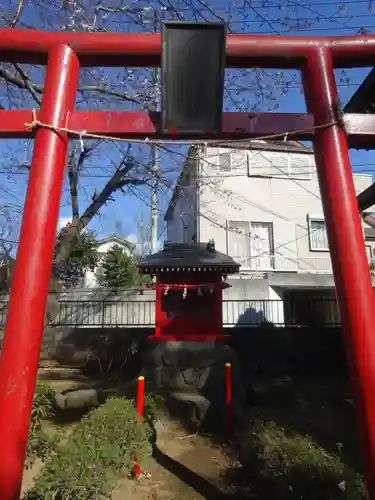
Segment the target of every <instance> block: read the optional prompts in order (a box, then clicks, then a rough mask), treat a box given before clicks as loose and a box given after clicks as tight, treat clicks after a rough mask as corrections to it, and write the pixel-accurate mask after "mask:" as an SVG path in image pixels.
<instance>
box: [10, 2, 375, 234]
mask: <svg viewBox="0 0 375 500" xmlns="http://www.w3.org/2000/svg"><path fill="white" fill-rule="evenodd" d="M32 3H33V2H31V4H32ZM37 3H38V8H35V6H33V5H29V6H27V7H26V8H25V10H24V12H23V14H22V18H21V20H22V23H23V25H22V24H21V27H24V26H26V25H29V26H30V25H31V26H36V25H37V26H39V27H41V28H43V29H50V30H51V29H64V22H65V21H66V16H65V20H64V19H57V18H56V13H55V12H53V10H52V8H51V4H50V3H49V2H47V1H45V2H44V4H43V2H37ZM163 3H165V5H170V4H173V5H175V6H176V8H177V10H179V12H180V13H181V15H183V16H184V18H185V19H197V20H203V19H205V20H217V18H218V17H222V18H224V19H230V29H231V31H232V32H239V33H244V32H245V33H262V34H283V35H284V34H285V35H287V34H290V36H293V35H296V34H297V35H299V34H309V35H318V36H326V35H352V34H358V33H360V32H361V31H362V32H365V33H375V12H374V10H375V3H374V10H373V2H371V1H369V0H343V1H342V2H337V1H334V0H310V1H307V0H300V1H295V0H280V1H277V0H269V1H266V0H253V1H252V2H249V1H246V0H245V2H244V1H243V0H241V1H237V0H231V1H229V2H228V1H226V0H210V1H208V0H192V2H191V3H190V5H194V6H195V9H194V10H192V9H191V7H189V8H188V7H187V5H188V3H184V0H175V1H173V2H172V1H171V2H169V3H168V2H167V1H165V2H164V0H163ZM81 4H82V5H84V6H85V5H86V7H87V12H89V13H90V15H94V14H93V12H94V11H93V9H92V7H93V5H94V4H95V5H99V4H100V5H103V6H106V7H108V6H109V7H110V6H112V5H118V2H111V1H102V2H93V1H92V0H87V1H85V0H83V1H82V2H81ZM128 5H131V8H134V9H138V10H139V9H142V8H143V7H145V6H146V7H151V9H150V10H149V11H144V14H143V26H142V27H141V26H139V25H138V24H136V23H135V22H133V21H132V20H131V18H129V16H117V17H116V16H109V17H108V19H106V21H105V27H106V29H107V30H109V31H122V32H126V31H131V32H136V31H141V30H143V31H150V30H152V29H153V23H151V22H147V21H148V20H150V19H151V18H153V16H154V15H155V14H154V9H155V10H156V11H158V12H159V14H158V15H159V16H160V15H163V17H164V18H168V17H169V16H170V14H168V12H167V11H165V12H164V13H162V11H161V10H160V3H159V2H154V3H152V2H151V3H150V2H146V1H145V0H134V1H133V2H131V4H128ZM0 7H2V8H3V11H4V10H7V9H8V8H9V7H8V0H0ZM85 12H86V11H85ZM70 22H71V23H73V25H74V23H76V24H77V23H78V24H79V23H81V22H82V13H78V14H77V13H76V14H75V15H74V16H72V19H71V21H70ZM65 29H66V26H65ZM81 29H82V27H81ZM369 69H370V68H364V69H356V70H352V69H348V70H345V71H342V70H339V71H336V81H337V85H338V89H339V95H340V100H341V102H342V103H343V104H345V103H346V102H347V101H348V100H349V99H350V97H351V95H352V94H353V93H354V92H355V90H356V88H357V87H358V85H359V84H360V83H361V82H362V81H363V79H364V77H365V76H366V75H367V73H368V71H369ZM119 71H120V72H121V70H119V69H108V70H105V72H103V73H102V74H100V78H102V77H103V78H104V79H107V80H111V79H112V80H113V79H115V80H116V79H117V80H116V81H117V82H118V83H119V85H120V84H121V85H120V86H121V89H123V88H125V89H126V91H127V92H130V93H131V92H137V90H138V87H139V83H140V82H141V81H142V79H143V78H146V77H148V78H149V76H150V74H149V72H148V73H147V72H144V73H140V72H138V74H137V75H138V76H137V75H136V76H135V78H134V80H137V84H135V83H133V81H132V77H131V78H130V80H129V79H127V81H126V82H123V81H121V82H120V80H119V79H123V76H122V75H120V73H119ZM96 76H98V73H97V74H96ZM258 76H259V75H258V74H257V73H256V72H254V71H251V72H244V71H243V70H241V71H239V70H230V71H227V72H226V86H227V88H228V89H229V90H230V93H231V97H229V96H228V94H226V98H225V106H224V108H225V110H231V111H232V110H236V108H237V109H240V110H241V111H245V110H246V109H256V110H258V111H279V112H303V111H305V103H304V98H303V94H302V93H301V90H300V85H299V74H298V72H294V71H284V72H283V73H281V72H280V71H278V70H268V71H267V72H266V74H263V75H262V76H261V78H259V77H258ZM127 77H129V75H127ZM37 78H40V76H38V77H37ZM239 87H241V88H243V89H244V90H243V91H242V92H241V93H240V94H239V95H237V94H236V88H239ZM9 92H10V96H11V100H12V101H13V102H15V104H16V106H18V107H30V106H29V105H25V103H26V104H27V100H26V101H25V103H24V102H20V100H19V99H18V101H17V97H14V96H13V97H12V90H9V88H6V87H5V86H4V85H2V87H0V102H3V103H4V104H6V103H5V101H7V102H8V101H9ZM17 95H19V94H17ZM233 96H234V97H235V99H234V101H235V103H236V104H234V102H233ZM79 106H80V107H83V106H85V104H84V103H79ZM106 106H108V105H106ZM110 106H111V107H112V108H113V109H115V108H116V107H118V102H114V103H112V104H110ZM95 107H102V108H103V106H101V103H100V102H97V104H95ZM121 107H122V108H123V109H129V108H130V107H129V106H127V107H126V106H125V105H123V104H122V105H121ZM0 147H1V150H0V151H1V154H2V155H3V164H4V165H10V164H12V165H14V164H17V163H23V162H27V161H28V160H29V158H30V153H31V150H32V148H31V147H30V145H29V144H26V143H25V142H22V141H6V142H5V141H3V142H2V145H1V146H0ZM172 149H173V148H172ZM175 151H177V153H176V154H171V153H168V154H167V153H163V154H161V157H160V165H161V167H162V169H174V173H171V174H169V178H170V179H171V180H172V179H173V178H176V176H177V175H178V170H179V168H180V166H181V164H182V161H183V158H182V156H181V152H182V151H183V149H181V148H178V149H175ZM135 153H136V154H137V155H138V157H139V158H140V159H141V161H143V162H147V161H148V160H149V154H150V152H149V150H148V148H143V150H142V151H140V150H139V149H137V148H135ZM115 157H116V152H115V151H114V149H113V147H110V148H108V149H102V152H101V154H98V155H96V156H95V158H93V159H92V160H91V162H90V166H89V167H88V168H87V170H86V171H85V173H84V177H83V179H82V187H81V191H80V206H81V209H83V208H84V207H85V206H86V205H87V204H88V203H89V202H90V199H91V196H92V193H93V191H94V189H96V190H97V191H99V190H100V189H101V188H102V187H103V186H104V184H105V182H106V180H107V179H108V172H109V171H111V170H110V169H111V168H113V165H112V167H111V161H112V160H113V159H114V158H115ZM351 160H352V165H353V171H354V172H360V173H369V174H371V175H373V173H374V172H375V155H374V153H373V152H365V151H351ZM11 172H12V175H7V174H5V173H4V171H3V170H0V175H1V178H0V183H1V189H0V197H2V200H1V201H2V203H4V202H5V203H9V204H13V203H16V200H15V198H14V196H16V198H17V204H18V205H20V204H22V202H23V198H24V193H25V187H26V181H27V176H26V175H25V172H22V171H19V170H18V171H17V172H16V175H15V170H14V168H12V169H11ZM65 188H66V186H65ZM169 196H170V190H169V191H168V189H166V188H165V187H163V191H162V192H161V193H160V195H159V211H160V214H162V213H163V212H164V211H165V208H166V206H167V203H168V199H169ZM149 198H150V192H149V189H146V188H142V189H138V190H136V191H135V192H133V193H127V194H125V195H124V194H123V193H117V194H116V195H115V196H114V200H115V201H113V202H110V203H108V204H107V206H106V207H105V208H104V209H103V210H102V213H101V215H100V217H98V218H96V219H95V220H94V221H93V222H92V223H91V225H90V227H91V228H92V229H95V230H96V231H97V233H98V235H99V236H105V235H108V234H111V233H113V232H117V233H121V234H122V235H123V236H126V235H129V234H136V233H137V232H138V229H137V225H139V221H140V219H141V218H142V219H143V221H144V223H145V224H148V223H149V221H150V208H149ZM68 201H69V200H68V197H67V196H66V193H65V194H63V201H62V207H61V211H60V214H61V217H62V218H64V219H66V218H69V217H70V212H71V210H70V206H69V204H68ZM160 229H161V230H162V226H161V228H160ZM161 239H162V236H161Z"/></svg>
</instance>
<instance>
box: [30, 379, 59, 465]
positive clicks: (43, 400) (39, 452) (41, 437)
mask: <svg viewBox="0 0 375 500" xmlns="http://www.w3.org/2000/svg"><path fill="white" fill-rule="evenodd" d="M53 395H54V393H53V390H52V389H51V388H50V387H49V386H48V385H47V384H41V383H38V384H37V385H36V388H35V394H34V401H33V406H32V410H31V418H30V426H29V438H28V442H27V452H26V467H27V468H29V467H31V466H32V464H33V463H34V461H35V459H36V458H41V459H42V460H45V459H46V458H47V457H48V456H49V455H50V454H51V453H52V452H53V450H54V445H55V440H54V439H52V438H51V437H50V436H48V435H47V434H46V433H45V432H44V431H43V429H42V422H43V420H48V419H50V418H52V417H53V414H54V412H53Z"/></svg>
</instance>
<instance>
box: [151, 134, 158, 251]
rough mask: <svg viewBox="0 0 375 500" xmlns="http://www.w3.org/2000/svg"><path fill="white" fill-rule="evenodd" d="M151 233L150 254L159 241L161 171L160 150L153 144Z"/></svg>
mask: <svg viewBox="0 0 375 500" xmlns="http://www.w3.org/2000/svg"><path fill="white" fill-rule="evenodd" d="M151 148H152V149H151V175H152V180H151V231H150V240H151V242H150V253H154V252H156V244H157V240H158V187H159V179H158V174H159V169H158V159H159V158H158V156H159V155H158V148H157V147H156V146H155V144H153V145H152V146H151Z"/></svg>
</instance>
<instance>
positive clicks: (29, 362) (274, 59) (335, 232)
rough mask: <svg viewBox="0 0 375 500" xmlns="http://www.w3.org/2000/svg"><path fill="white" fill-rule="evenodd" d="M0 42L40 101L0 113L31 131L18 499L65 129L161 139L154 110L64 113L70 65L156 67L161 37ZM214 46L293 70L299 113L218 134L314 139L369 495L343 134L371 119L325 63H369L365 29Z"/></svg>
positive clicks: (368, 326)
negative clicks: (301, 93) (31, 69)
mask: <svg viewBox="0 0 375 500" xmlns="http://www.w3.org/2000/svg"><path fill="white" fill-rule="evenodd" d="M0 47H1V48H0V60H2V61H7V62H17V63H32V64H47V74H46V80H45V86H44V95H43V102H42V105H41V109H40V111H39V112H36V113H33V112H32V111H31V110H17V111H12V110H10V111H4V110H2V111H0V137H2V138H19V137H32V136H34V135H35V146H34V155H33V161H32V167H31V170H30V178H29V185H28V191H27V197H26V203H25V209H24V216H23V222H22V229H21V237H20V244H19V248H18V254H17V262H16V266H15V273H14V279H13V286H12V293H11V298H10V303H9V311H8V317H7V322H6V326H5V337H4V344H3V351H2V355H1V363H0V450H1V455H0V496H1V499H2V500H18V498H19V492H20V484H21V478H22V471H23V465H24V455H25V448H26V443H27V435H28V425H29V419H30V411H31V406H32V401H33V393H34V386H35V381H36V376H37V367H38V358H39V352H40V345H41V340H42V333H43V326H44V312H45V306H46V299H47V293H48V284H49V279H50V272H51V264H52V255H53V247H54V242H55V236H56V225H57V219H58V213H59V204H60V196H61V187H62V182H63V175H64V168H65V162H66V154H67V148H68V141H69V137H70V136H73V135H74V134H73V133H72V131H75V132H77V133H76V134H75V135H76V136H79V135H80V134H79V132H82V131H86V132H88V133H94V134H95V133H96V134H100V135H107V136H109V137H110V136H112V137H126V138H146V137H148V138H150V139H156V138H160V137H161V132H160V126H159V123H160V121H159V115H158V114H153V115H151V116H150V115H149V114H147V113H145V112H113V111H75V109H74V106H75V97H76V91H77V83H78V74H79V68H80V66H107V67H108V66H125V65H126V66H133V67H135V66H137V67H151V66H154V67H159V66H160V58H161V38H160V35H159V34H152V35H149V34H136V35H131V34H117V33H115V34H112V33H111V34H107V33H95V34H93V33H46V32H41V31H32V30H27V31H21V30H12V29H9V30H8V29H3V30H0ZM226 51H227V58H226V65H227V67H230V68H235V67H237V68H251V67H262V68H275V67H278V68H293V69H300V70H301V71H302V75H303V86H304V90H305V96H306V101H307V109H308V112H309V113H308V114H303V113H302V114H282V113H260V114H257V113H246V112H245V113H224V115H223V125H222V133H221V135H220V138H225V139H228V138H233V139H238V138H256V137H263V136H268V135H273V134H280V135H284V134H286V133H288V134H289V135H290V136H293V138H295V139H301V140H303V139H305V140H313V142H314V149H315V158H316V164H317V170H318V175H319V181H320V188H321V193H322V201H323V206H324V214H325V220H326V224H327V231H328V237H329V244H330V252H331V258H332V264H333V270H334V276H335V283H336V290H337V297H338V302H339V306H340V313H341V318H342V324H343V329H344V333H345V341H346V346H347V353H348V359H349V364H350V369H351V375H352V382H353V385H354V388H355V398H356V410H357V416H358V426H359V429H360V431H361V437H362V445H363V451H364V460H365V467H366V478H367V486H368V490H369V493H370V498H371V499H372V500H375V390H374V388H375V334H374V333H375V332H374V329H375V299H374V293H373V289H372V284H371V278H370V274H369V269H368V263H367V258H366V252H365V247H364V241H363V235H362V229H361V224H360V218H359V214H358V207H357V201H356V195H355V190H354V185H353V178H352V171H351V167H350V162H349V154H348V143H349V146H350V147H356V148H363V147H365V148H369V149H372V148H374V147H375V119H374V117H373V115H356V114H352V115H350V114H349V115H344V116H342V115H341V112H340V105H339V100H338V95H337V88H336V83H335V78H334V68H335V67H336V68H339V67H344V68H347V67H363V66H370V65H373V61H374V56H375V36H373V35H372V36H370V35H365V36H354V37H353V36H352V37H324V38H317V37H286V36H259V35H257V36H253V35H228V37H227V47H226ZM38 120H40V122H41V123H42V124H44V125H43V126H41V123H40V122H39V121H38ZM28 123H29V124H30V123H34V127H30V126H27V125H25V124H28ZM35 125H36V126H35ZM46 125H47V126H46ZM57 129H59V130H57ZM164 137H165V136H164ZM184 138H186V137H185V136H184ZM217 138H218V137H217V136H215V137H212V136H211V137H210V135H209V134H207V137H205V139H207V140H209V139H217ZM173 139H178V137H176V136H173ZM200 139H203V138H202V137H200Z"/></svg>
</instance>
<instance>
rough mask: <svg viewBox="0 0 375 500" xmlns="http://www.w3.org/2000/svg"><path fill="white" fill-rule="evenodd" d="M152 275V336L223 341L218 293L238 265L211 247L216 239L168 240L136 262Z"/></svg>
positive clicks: (221, 291) (225, 286)
mask: <svg viewBox="0 0 375 500" xmlns="http://www.w3.org/2000/svg"><path fill="white" fill-rule="evenodd" d="M139 269H140V271H141V272H142V273H144V274H151V275H154V276H155V277H156V304H155V334H154V335H152V336H151V337H150V338H151V339H152V340H156V341H161V342H162V341H195V342H196V341H219V340H224V333H223V311H222V304H223V301H222V298H223V289H224V288H227V287H228V286H229V285H228V284H227V283H225V279H224V278H225V276H226V275H227V274H230V273H236V272H238V270H239V265H238V264H237V263H236V262H235V261H234V260H233V259H232V258H231V257H229V256H228V255H225V254H223V253H221V252H217V251H216V250H215V245H214V242H209V243H207V244H204V243H202V244H197V243H192V244H188V243H171V244H168V243H166V244H165V246H164V249H163V250H161V251H160V252H158V253H156V254H154V255H151V256H149V257H147V258H146V259H145V260H143V261H142V262H141V264H140V266H139Z"/></svg>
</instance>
